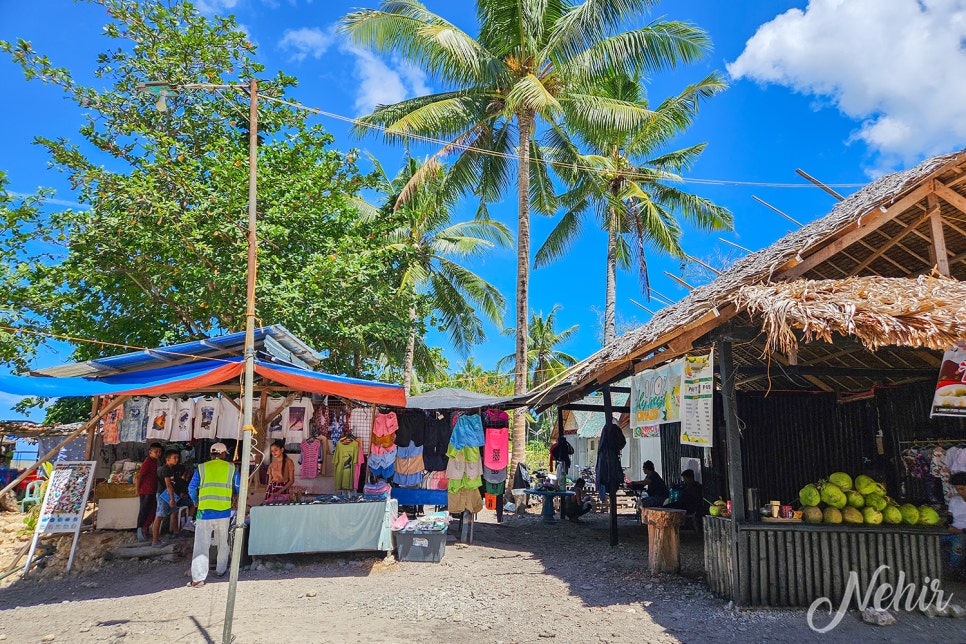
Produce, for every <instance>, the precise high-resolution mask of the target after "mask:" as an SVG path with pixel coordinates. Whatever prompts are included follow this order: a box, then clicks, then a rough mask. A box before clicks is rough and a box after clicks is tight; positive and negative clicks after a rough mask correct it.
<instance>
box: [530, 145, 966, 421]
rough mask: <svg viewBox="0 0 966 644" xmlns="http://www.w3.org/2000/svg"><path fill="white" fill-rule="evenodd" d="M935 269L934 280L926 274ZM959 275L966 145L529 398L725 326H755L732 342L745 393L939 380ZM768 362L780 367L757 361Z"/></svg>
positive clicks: (655, 356)
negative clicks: (943, 349)
mask: <svg viewBox="0 0 966 644" xmlns="http://www.w3.org/2000/svg"><path fill="white" fill-rule="evenodd" d="M928 275H936V277H935V278H921V276H928ZM885 278H887V279H885ZM961 281H966V150H964V151H961V152H957V153H954V154H948V155H944V156H939V157H935V158H932V159H929V160H928V161H925V162H924V163H922V164H920V165H918V166H917V167H915V168H913V169H911V170H906V171H904V172H898V173H895V174H890V175H888V176H885V177H882V178H881V179H878V180H876V181H874V182H872V183H870V184H869V185H868V186H866V187H865V188H863V189H861V190H859V191H858V192H856V193H855V194H853V195H852V196H850V197H848V198H847V199H845V200H843V201H841V202H839V203H838V204H837V205H836V206H835V208H833V210H832V211H831V212H830V213H829V214H828V215H826V216H825V217H822V218H820V219H818V220H816V221H814V222H812V223H810V224H808V225H806V226H804V227H802V228H801V229H799V230H797V231H794V232H791V233H789V234H788V235H786V236H785V237H783V238H782V239H780V240H778V241H777V242H775V243H774V244H772V245H771V246H769V247H767V248H765V249H763V250H760V251H758V252H756V253H752V254H750V255H747V256H746V257H743V258H741V259H739V260H738V261H737V262H735V264H734V265H733V266H732V267H731V268H729V269H728V270H726V271H725V272H724V273H722V274H721V275H720V276H719V277H718V278H717V279H715V280H714V281H713V282H711V283H709V284H706V285H704V286H700V287H698V288H695V289H694V290H692V291H691V292H690V293H689V295H688V296H687V297H685V298H684V299H682V300H681V301H680V302H677V303H676V304H674V305H672V306H669V307H667V308H665V309H662V310H661V311H658V312H657V314H655V315H654V317H653V319H652V320H651V321H650V322H649V323H647V324H645V325H643V326H641V327H639V328H637V329H635V330H633V331H631V332H629V333H627V334H625V335H623V336H621V337H620V338H618V339H616V340H615V341H614V342H612V343H611V344H609V345H607V346H606V347H604V348H603V349H601V350H600V351H598V352H597V353H595V354H594V355H592V356H590V357H589V358H587V359H585V360H583V361H581V362H580V363H578V364H577V365H575V366H574V367H573V368H571V369H570V370H569V371H568V372H567V373H566V374H565V375H564V376H563V377H562V378H560V379H558V380H557V381H556V382H553V383H549V384H548V385H546V386H544V387H542V388H540V389H537V390H535V391H533V392H531V394H532V395H531V404H533V405H535V406H538V407H542V406H546V405H549V404H552V403H555V402H566V401H570V400H575V399H577V398H579V397H581V396H583V395H584V394H585V393H586V392H589V391H593V390H595V389H598V388H599V387H600V386H602V385H604V384H606V383H609V382H612V381H614V380H616V379H618V378H622V377H625V376H627V375H631V374H633V373H637V372H640V371H642V370H644V369H648V368H651V367H653V366H657V365H659V364H661V363H663V362H666V361H668V360H671V359H673V358H676V357H678V356H680V355H683V354H685V353H687V352H691V351H698V350H701V349H703V348H705V347H708V346H710V345H711V344H712V343H713V342H714V335H713V333H712V332H714V331H715V330H718V329H719V327H723V326H726V325H727V326H729V327H730V328H736V327H738V328H743V329H744V331H745V332H746V333H750V335H749V337H748V338H747V339H746V340H745V341H744V342H741V343H736V344H735V349H734V355H735V363H736V365H737V368H738V372H739V376H741V378H740V379H739V381H738V387H739V388H744V389H766V388H771V387H780V388H783V389H813V390H814V389H816V388H818V389H822V390H825V391H840V392H843V391H858V390H864V389H868V388H870V387H871V386H873V385H875V384H896V383H899V382H906V381H908V380H909V379H910V378H912V379H914V378H925V377H927V374H930V373H931V374H932V376H931V377H932V378H935V374H936V370H937V368H938V366H939V362H940V357H941V355H942V354H941V351H940V350H941V349H942V348H944V347H945V346H947V345H949V344H950V342H951V341H953V340H954V339H966V312H964V309H963V302H964V299H966V298H964V297H963V295H964V292H966V291H964V288H966V287H964V286H963V284H961V283H960V282H961ZM756 330H757V331H756ZM802 340H805V341H806V344H800V341H802ZM768 365H771V366H781V367H782V369H780V370H776V369H774V368H772V369H767V368H766V369H762V367H763V366H768ZM742 369H744V373H742ZM873 371H874V373H872V372H873Z"/></svg>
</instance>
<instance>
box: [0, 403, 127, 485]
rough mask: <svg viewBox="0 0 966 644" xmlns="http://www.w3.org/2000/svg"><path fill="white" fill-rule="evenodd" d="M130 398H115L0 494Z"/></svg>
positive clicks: (18, 483)
mask: <svg viewBox="0 0 966 644" xmlns="http://www.w3.org/2000/svg"><path fill="white" fill-rule="evenodd" d="M128 398H130V396H118V397H117V400H115V401H113V402H112V403H110V404H109V405H108V406H107V407H105V408H104V410H103V411H101V412H100V413H98V414H97V416H95V417H94V418H92V419H90V420H89V421H87V422H86V423H84V424H83V425H81V426H80V428H79V429H76V430H74V431H72V432H71V433H70V434H68V435H67V437H66V438H64V440H62V441H61V442H59V443H58V444H57V446H56V447H54V448H53V449H52V450H50V451H49V452H47V453H46V454H44V455H43V456H42V457H41V458H38V459H37V462H36V463H34V464H33V465H31V466H30V467H28V468H27V469H26V470H24V471H23V472H22V473H21V474H20V476H18V477H17V478H15V479H14V480H13V481H11V482H10V483H8V484H7V486H6V487H5V488H3V489H2V490H0V496H3V495H4V494H6V493H7V492H9V491H10V490H12V489H14V488H16V487H17V486H18V485H20V482H21V481H23V480H24V479H25V478H27V477H28V476H30V474H31V473H32V472H33V471H34V470H36V469H37V468H38V467H40V465H41V463H45V462H46V461H47V460H48V459H50V458H51V457H53V456H56V455H57V452H59V451H60V449H61V448H62V447H63V446H64V445H66V444H67V443H69V442H71V441H72V440H74V439H75V438H77V437H78V436H80V435H81V434H83V433H84V432H86V431H87V430H88V429H90V428H91V427H95V426H96V425H97V423H99V422H100V420H101V419H102V418H104V416H106V415H107V414H108V413H110V412H112V411H114V410H115V409H117V408H118V407H120V406H121V405H123V404H124V402H125V401H126V400H127V399H128Z"/></svg>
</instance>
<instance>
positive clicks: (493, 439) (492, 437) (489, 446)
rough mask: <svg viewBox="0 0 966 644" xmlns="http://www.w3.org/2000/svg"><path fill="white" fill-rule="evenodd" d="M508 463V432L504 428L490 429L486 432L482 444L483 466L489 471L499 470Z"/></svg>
mask: <svg viewBox="0 0 966 644" xmlns="http://www.w3.org/2000/svg"><path fill="white" fill-rule="evenodd" d="M509 463H510V430H509V429H507V428H506V427H499V428H497V427H491V428H489V429H487V430H486V439H485V442H484V444H483V464H484V465H486V466H487V467H489V468H490V469H494V470H499V469H502V468H504V467H506V466H507V465H508V464H509Z"/></svg>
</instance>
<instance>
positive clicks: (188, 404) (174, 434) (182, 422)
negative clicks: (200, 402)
mask: <svg viewBox="0 0 966 644" xmlns="http://www.w3.org/2000/svg"><path fill="white" fill-rule="evenodd" d="M194 415H195V401H193V400H192V399H191V398H178V399H176V400H175V401H174V420H173V422H171V436H170V440H173V441H175V442H178V443H187V442H188V441H190V440H191V419H192V418H193V417H194Z"/></svg>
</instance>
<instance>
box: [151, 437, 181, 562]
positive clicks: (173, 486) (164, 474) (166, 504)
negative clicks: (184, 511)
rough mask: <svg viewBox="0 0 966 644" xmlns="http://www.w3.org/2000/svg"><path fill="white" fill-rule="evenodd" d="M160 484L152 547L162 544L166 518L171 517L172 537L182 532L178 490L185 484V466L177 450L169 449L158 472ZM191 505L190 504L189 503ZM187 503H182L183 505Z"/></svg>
mask: <svg viewBox="0 0 966 644" xmlns="http://www.w3.org/2000/svg"><path fill="white" fill-rule="evenodd" d="M158 482H159V483H160V484H161V486H160V487H161V492H160V494H158V509H157V517H156V518H155V519H154V525H153V526H152V530H151V545H153V546H157V545H160V544H161V538H160V535H161V523H162V522H163V521H164V519H165V517H171V518H170V519H169V521H170V522H171V524H170V526H171V527H170V532H171V536H172V537H176V536H178V533H179V532H180V529H179V526H178V512H177V508H178V505H179V504H178V501H179V499H180V498H181V495H179V494H178V488H180V487H182V485H183V483H184V466H183V465H182V464H181V452H179V451H178V450H176V449H169V450H168V451H167V452H165V454H164V465H163V466H162V467H161V469H160V470H158ZM189 503H190V502H189ZM181 504H182V505H184V504H185V503H184V502H183V501H182V503H181Z"/></svg>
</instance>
